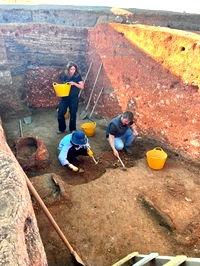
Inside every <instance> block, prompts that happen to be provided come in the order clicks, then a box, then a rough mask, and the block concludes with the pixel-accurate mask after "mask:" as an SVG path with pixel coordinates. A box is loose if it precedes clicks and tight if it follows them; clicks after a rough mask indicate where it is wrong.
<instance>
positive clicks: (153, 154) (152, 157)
mask: <svg viewBox="0 0 200 266" xmlns="http://www.w3.org/2000/svg"><path fill="white" fill-rule="evenodd" d="M146 156H147V163H148V165H149V167H150V168H152V169H156V170H158V169H162V168H163V166H164V164H165V162H166V160H167V153H166V152H164V151H163V149H162V148H160V147H156V148H154V149H153V150H150V151H148V152H147V153H146Z"/></svg>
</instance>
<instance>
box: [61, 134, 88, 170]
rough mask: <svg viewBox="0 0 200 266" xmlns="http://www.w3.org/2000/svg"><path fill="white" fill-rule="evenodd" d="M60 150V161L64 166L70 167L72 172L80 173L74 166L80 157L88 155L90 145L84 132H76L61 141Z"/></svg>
mask: <svg viewBox="0 0 200 266" xmlns="http://www.w3.org/2000/svg"><path fill="white" fill-rule="evenodd" d="M58 149H59V151H60V153H59V155H58V159H59V161H60V163H61V165H62V166H67V167H69V168H70V169H71V170H72V171H74V172H78V171H79V169H78V167H76V166H75V165H74V162H76V161H77V159H76V157H78V156H79V155H85V156H87V155H88V151H89V150H90V145H89V143H88V138H87V137H86V135H85V133H84V132H83V131H75V132H73V133H72V134H69V135H66V136H65V137H64V138H63V139H61V141H60V143H59V146H58Z"/></svg>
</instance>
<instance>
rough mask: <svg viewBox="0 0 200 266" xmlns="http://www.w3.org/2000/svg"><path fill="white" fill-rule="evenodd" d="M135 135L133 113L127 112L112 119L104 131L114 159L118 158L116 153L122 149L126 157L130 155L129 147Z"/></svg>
mask: <svg viewBox="0 0 200 266" xmlns="http://www.w3.org/2000/svg"><path fill="white" fill-rule="evenodd" d="M137 135H138V133H137V130H136V126H135V124H134V122H133V113H132V112H129V111H127V112H125V113H123V114H121V115H118V116H116V117H115V118H113V119H112V120H111V121H110V122H109V124H108V126H107V129H106V138H108V141H109V144H110V146H111V148H112V150H113V153H114V155H115V156H116V157H118V156H119V153H118V151H119V150H122V149H124V151H125V152H126V153H127V154H128V155H132V151H131V150H130V149H129V147H130V146H131V144H132V142H133V140H134V139H135V136H137Z"/></svg>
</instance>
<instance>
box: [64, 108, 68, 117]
mask: <svg viewBox="0 0 200 266" xmlns="http://www.w3.org/2000/svg"><path fill="white" fill-rule="evenodd" d="M64 117H65V119H68V118H69V109H67V112H66V113H65V115H64Z"/></svg>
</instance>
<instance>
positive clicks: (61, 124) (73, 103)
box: [58, 96, 78, 131]
mask: <svg viewBox="0 0 200 266" xmlns="http://www.w3.org/2000/svg"><path fill="white" fill-rule="evenodd" d="M68 107H69V112H70V121H69V130H70V131H74V130H76V113H77V110H78V97H71V96H67V97H62V98H61V101H60V104H59V106H58V129H59V130H60V131H65V130H66V123H65V113H66V111H67V108H68Z"/></svg>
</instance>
